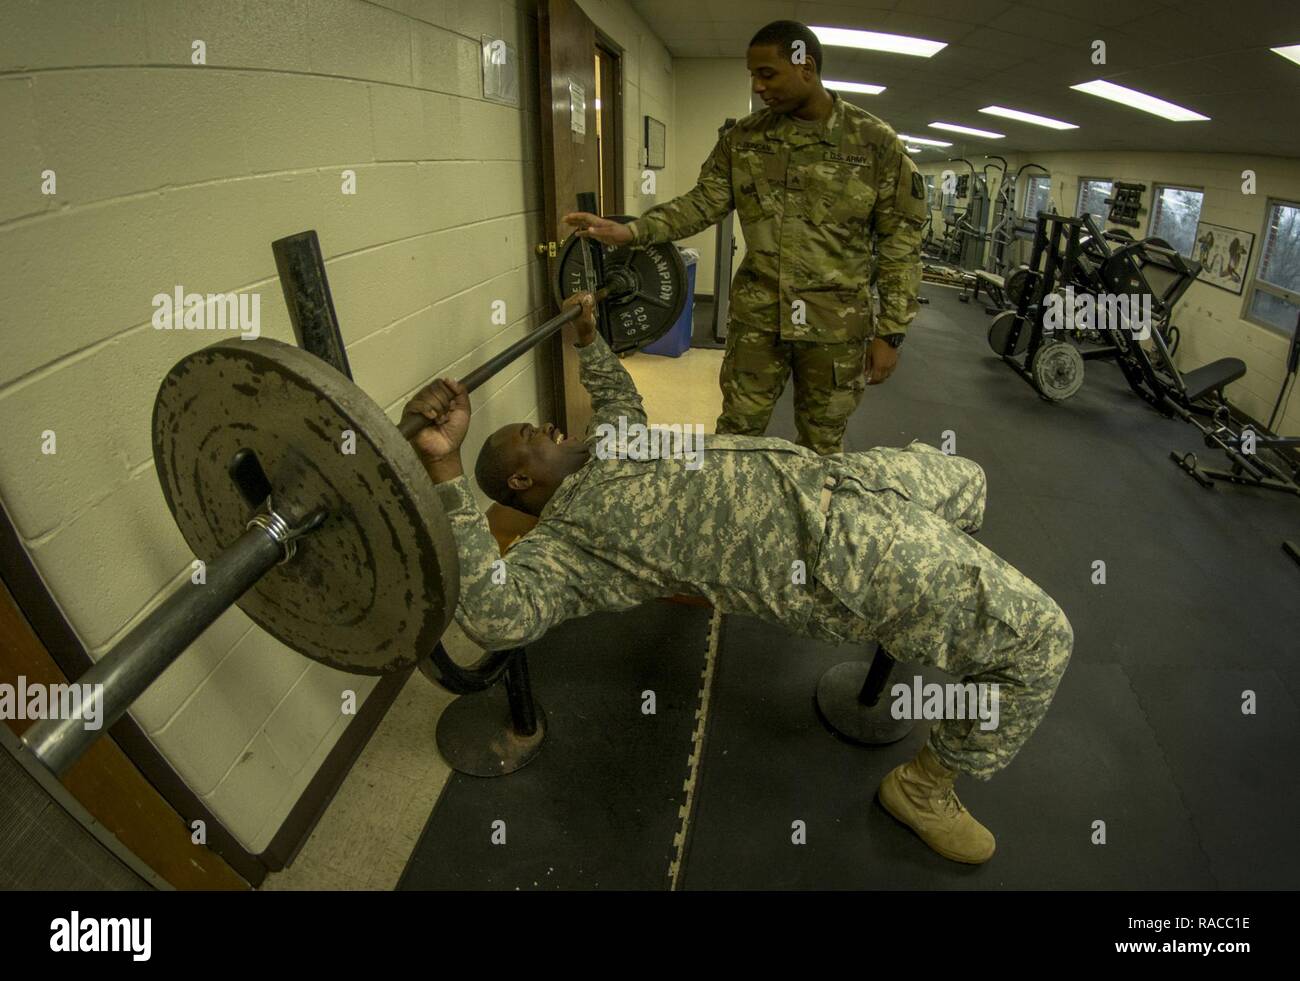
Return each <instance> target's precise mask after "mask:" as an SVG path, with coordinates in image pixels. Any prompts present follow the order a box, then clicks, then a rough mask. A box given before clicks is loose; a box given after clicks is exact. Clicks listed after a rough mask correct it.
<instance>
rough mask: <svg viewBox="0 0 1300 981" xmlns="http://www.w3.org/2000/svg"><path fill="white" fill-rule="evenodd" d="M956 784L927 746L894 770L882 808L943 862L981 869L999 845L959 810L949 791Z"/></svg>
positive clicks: (886, 781)
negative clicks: (958, 863)
mask: <svg viewBox="0 0 1300 981" xmlns="http://www.w3.org/2000/svg"><path fill="white" fill-rule="evenodd" d="M956 778H957V774H956V772H954V771H953V770H950V769H948V768H947V767H946V766H944V765H943V763H941V762H940V761H939V758H938V757H937V756H935V755H934V751H933V750H931V749H930V746H929V744H926V745H925V746H924V747H922V749H921V752H920V753H918V754H917V756H916V759H914V760H909V761H908V762H907V763H904V764H903V765H902V766H898V767H895V768H894V769H893V770H891V771H890V772H889V773H888V774H887V775H886V776H885V779H884V780H882V781H881V782H880V791H879V797H880V803H881V805H882V806H883V807H884V808H885V810H886V811H888V812H889V813H890V814H891V815H893V816H894V817H895V818H896V819H898V820H899V821H902V822H903V823H904V824H905V825H907V826H908V827H909V828H911V829H912V830H913V831H915V832H916V833H917V834H918V835H920V836H921V840H922V841H924V842H925V843H926V844H927V845H929V846H930V847H931V848H933V849H934V850H935V851H936V852H938V853H939V854H940V855H942V856H943V857H944V858H950V859H952V860H953V861H954V862H968V863H970V864H971V865H979V864H980V863H981V862H987V861H988V860H989V859H990V858H992V857H993V850H994V848H995V847H996V844H997V843H996V842H995V841H994V840H993V834H992V832H990V831H989V829H988V828H986V827H984V825H982V824H980V823H979V822H978V821H976V820H975V818H974V817H972V816H971V813H970V811H968V810H966V808H964V807H962V805H961V801H959V800H958V799H957V794H956V793H955V792H954V791H953V786H952V785H953V781H954V780H956Z"/></svg>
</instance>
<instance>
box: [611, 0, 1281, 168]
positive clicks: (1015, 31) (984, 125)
mask: <svg viewBox="0 0 1300 981" xmlns="http://www.w3.org/2000/svg"><path fill="white" fill-rule="evenodd" d="M630 2H631V4H632V6H633V7H634V8H635V9H636V11H637V12H638V13H639V14H640V15H641V16H642V17H643V18H644V19H645V21H646V22H647V23H648V24H649V25H650V27H651V28H652V29H653V30H654V31H655V33H656V34H658V35H659V37H660V38H661V39H662V40H663V42H664V44H665V45H666V46H667V47H668V50H669V51H670V52H672V54H673V55H674V56H676V57H682V58H712V57H726V58H743V57H744V55H745V46H746V44H747V43H748V42H749V39H750V38H751V37H752V36H753V34H754V32H755V31H757V30H758V28H760V27H762V26H763V25H764V24H766V23H768V22H769V21H773V20H784V19H789V20H797V21H801V22H803V23H805V24H817V25H825V26H830V27H851V28H860V29H863V30H872V31H883V32H885V33H890V34H907V35H911V36H914V37H923V38H928V39H930V40H935V41H945V42H947V44H948V47H946V48H944V49H943V50H942V51H940V52H939V53H938V54H937V55H935V56H934V57H933V58H917V57H913V56H909V55H897V54H885V53H882V52H872V51H855V50H852V49H849V48H839V47H834V48H827V50H826V76H825V77H828V78H836V79H845V80H849V81H858V82H872V83H876V84H879V85H884V86H886V90H885V91H884V92H883V93H882V94H880V95H876V96H871V95H858V94H856V93H855V94H852V95H850V96H848V98H849V99H850V100H851V101H853V102H855V103H856V104H857V105H860V106H862V107H863V108H865V109H867V111H869V112H871V113H874V114H875V115H877V116H879V117H881V118H882V119H884V120H885V121H886V122H888V123H889V124H890V125H892V126H893V127H894V128H895V129H896V130H897V131H898V132H900V133H911V134H914V135H917V136H931V137H934V138H936V139H946V140H952V141H953V144H954V145H953V147H952V149H951V150H936V151H930V152H929V153H927V154H926V155H923V156H922V157H920V158H919V159H922V160H925V159H928V158H930V157H938V156H947V155H955V154H956V153H957V152H962V153H979V152H993V153H998V152H1005V151H1008V150H1013V151H1026V152H1032V151H1035V150H1072V149H1083V148H1087V149H1131V150H1183V151H1201V152H1216V153H1257V154H1270V155H1276V156H1286V157H1300V65H1296V64H1294V63H1293V62H1290V61H1288V60H1286V59H1285V58H1282V57H1280V56H1278V55H1276V54H1274V53H1273V52H1271V51H1269V50H1268V49H1269V48H1270V47H1279V46H1281V45H1286V44H1297V43H1300V0H1272V2H1270V0H1019V2H1013V0H862V2H860V3H819V2H781V0H630ZM1093 40H1103V41H1105V42H1106V48H1107V64H1105V65H1093V64H1092V62H1091V60H1090V56H1091V49H1092V42H1093ZM1095 78H1102V79H1106V80H1108V81H1112V82H1115V83H1116V84H1118V85H1124V86H1126V87H1128V88H1133V89H1137V90H1139V91H1141V92H1146V93H1149V94H1151V95H1154V96H1158V97H1159V98H1162V99H1166V100H1168V101H1170V102H1175V103H1177V104H1178V105H1181V106H1186V107H1187V108H1189V109H1193V110H1195V111H1197V112H1199V113H1201V114H1202V115H1204V116H1209V117H1210V121H1209V122H1188V123H1174V122H1169V121H1167V120H1164V119H1161V118H1159V117H1158V116H1152V115H1150V114H1149V113H1145V112H1141V111H1139V110H1136V109H1130V108H1127V107H1125V106H1121V105H1119V104H1117V103H1113V102H1108V101H1106V100H1104V99H1099V98H1097V97H1096V96H1091V95H1086V94H1084V93H1082V92H1075V91H1072V90H1071V89H1070V86H1071V85H1073V84H1076V83H1079V82H1087V81H1091V80H1092V79H1095ZM986 105H1002V106H1007V107H1009V108H1012V109H1021V110H1024V111H1026V112H1034V113H1038V114H1039V115H1044V116H1051V117H1054V118H1056V119H1062V120H1065V121H1067V122H1072V123H1076V124H1077V125H1078V126H1079V127H1080V128H1079V129H1077V130H1066V131H1056V130H1048V129H1043V128H1042V127H1039V126H1031V125H1028V124H1025V123H1018V122H1014V121H1012V120H1009V119H1002V118H999V117H996V116H989V115H986V114H984V113H981V112H978V111H977V110H978V109H979V108H980V107H981V106H986ZM936 120H939V121H944V122H952V123H959V124H962V125H966V126H972V127H975V128H978V129H990V130H993V131H995V132H998V133H1005V134H1006V139H1003V140H976V139H973V138H971V137H965V136H960V135H958V134H952V133H949V134H945V133H944V132H942V131H939V130H930V129H928V128H927V124H928V123H930V122H933V121H936ZM998 147H1000V148H1001V150H999V149H996V148H998Z"/></svg>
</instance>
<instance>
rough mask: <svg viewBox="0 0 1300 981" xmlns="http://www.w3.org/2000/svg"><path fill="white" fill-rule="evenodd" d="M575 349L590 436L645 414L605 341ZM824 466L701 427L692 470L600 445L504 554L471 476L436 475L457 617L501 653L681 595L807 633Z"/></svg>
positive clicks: (802, 452) (770, 442)
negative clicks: (456, 565) (594, 618)
mask: <svg viewBox="0 0 1300 981" xmlns="http://www.w3.org/2000/svg"><path fill="white" fill-rule="evenodd" d="M579 359H580V363H581V380H582V384H583V385H584V386H585V387H586V389H587V390H588V392H590V393H591V398H592V407H593V416H592V421H591V425H590V427H589V429H588V435H587V442H588V444H589V446H593V447H594V443H595V438H596V437H595V435H594V434H595V433H596V432H597V430H598V428H599V427H600V426H601V424H603V423H608V424H610V425H612V426H614V427H617V426H618V420H619V417H620V416H623V417H625V418H626V421H627V424H629V425H630V424H631V423H634V422H635V423H641V424H644V423H645V421H646V416H645V412H644V410H643V409H642V407H641V397H640V395H638V394H637V391H636V388H635V386H634V385H633V383H632V379H631V378H630V377H629V376H628V374H627V371H626V370H625V369H624V368H623V366H622V365H621V364H620V363H619V361H618V358H617V357H615V356H614V354H613V353H612V352H611V351H610V349H609V347H608V346H607V345H606V343H605V342H604V341H603V340H602V339H600V338H597V339H596V340H595V341H594V342H592V343H591V344H589V345H587V346H586V347H584V348H579ZM830 467H831V464H830V463H829V462H828V458H826V457H820V456H818V455H817V454H815V453H813V452H812V451H811V450H808V449H804V448H803V447H800V446H796V445H794V444H793V443H788V442H786V441H785V440H782V439H775V438H767V437H753V436H713V435H710V436H707V437H706V448H705V451H704V456H703V465H702V466H699V467H698V468H697V469H690V468H688V467H687V466H686V465H684V464H683V462H682V461H681V460H676V459H658V460H628V459H616V458H615V459H600V458H599V457H598V456H597V455H596V454H595V452H594V448H593V453H592V456H591V458H590V460H589V461H588V462H587V463H586V464H584V465H583V467H582V468H581V469H580V470H578V471H577V472H576V473H574V474H571V475H570V476H569V477H567V478H565V480H564V481H563V482H562V483H561V484H560V486H559V487H558V488H557V489H556V491H555V493H554V494H553V495H552V497H551V499H550V501H548V502H547V504H546V507H545V508H544V509H543V510H542V514H541V519H540V521H539V522H538V524H537V526H536V527H535V528H534V529H533V530H532V531H530V532H529V533H528V534H527V535H525V536H523V537H522V538H520V539H519V540H518V541H516V542H515V544H514V545H513V546H512V547H511V548H510V550H509V551H508V552H507V553H506V555H505V558H504V559H502V558H501V557H500V552H499V550H498V548H497V543H496V540H495V539H494V538H493V537H492V533H491V531H490V530H489V528H488V523H487V519H486V517H485V516H484V515H483V513H482V512H481V511H480V510H479V508H478V504H477V502H476V501H475V499H474V495H473V492H472V491H471V489H470V485H469V478H468V477H467V476H461V477H457V478H456V479H455V480H452V481H448V482H445V483H441V484H438V485H437V492H438V495H439V497H440V498H441V501H442V504H443V507H444V509H445V511H446V513H447V516H448V518H449V520H450V522H451V526H452V531H453V533H454V534H455V536H456V544H457V551H458V555H459V559H460V603H459V605H458V606H457V609H456V620H457V622H458V623H459V624H460V626H461V628H462V629H463V630H464V631H465V633H466V634H467V635H468V636H469V637H470V638H471V639H472V640H473V641H475V643H477V644H479V645H480V646H482V647H484V648H485V649H488V650H503V649H506V648H510V647H516V646H520V645H524V644H527V643H529V642H531V641H534V640H536V639H538V638H540V637H541V636H542V635H543V634H545V633H546V631H547V630H549V629H550V628H551V627H553V626H555V625H556V624H558V623H561V622H563V621H564V620H567V619H570V618H572V617H580V616H585V615H587V614H589V613H592V612H595V611H598V610H623V609H627V608H629V607H632V606H635V605H637V604H639V603H642V602H644V601H646V600H649V599H654V598H656V597H662V596H671V595H674V594H680V593H687V594H696V595H700V596H704V597H707V598H708V599H710V600H711V601H712V602H713V603H714V605H715V606H717V607H718V608H720V609H722V610H726V611H736V612H742V613H751V614H753V615H755V616H758V617H761V618H763V619H766V620H770V621H775V622H778V623H782V624H785V625H787V626H789V627H791V628H792V629H795V630H804V629H806V628H808V625H809V621H810V618H812V617H813V613H814V610H815V607H816V602H817V600H816V590H815V589H814V586H813V577H812V572H813V568H814V565H815V563H816V560H817V559H818V556H819V552H820V549H821V544H822V538H823V533H824V529H825V526H826V515H825V514H824V513H823V507H824V506H825V504H826V501H825V499H824V497H823V490H824V488H825V486H826V477H827V474H828V473H829V472H830ZM796 563H800V564H801V566H796ZM800 568H802V570H803V571H804V572H805V573H806V574H805V575H801V574H800V573H799V570H800ZM817 635H818V634H817V633H814V636H817Z"/></svg>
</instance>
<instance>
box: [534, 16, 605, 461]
mask: <svg viewBox="0 0 1300 981" xmlns="http://www.w3.org/2000/svg"><path fill="white" fill-rule="evenodd" d="M537 35H538V47H539V52H538V59H537V63H538V66H539V72H540V76H541V78H540V81H541V99H540V100H539V104H540V106H541V116H542V120H541V122H542V125H541V137H542V168H543V186H544V189H545V201H546V204H545V207H546V222H545V224H544V226H543V227H544V231H545V234H546V236H547V238H548V240H550V241H552V242H557V243H558V242H562V241H563V240H564V239H565V237H567V236H568V234H569V233H570V232H571V231H572V230H573V229H571V228H570V227H569V226H567V225H565V224H563V223H562V222H561V220H560V219H561V218H562V217H563V216H564V215H565V214H567V213H568V212H570V211H576V210H577V205H578V195H579V194H580V193H583V192H588V191H590V192H593V193H596V192H598V190H599V188H600V161H599V154H598V147H597V143H596V26H595V25H594V24H593V23H592V22H591V21H590V20H589V19H588V18H587V15H586V14H584V13H583V12H582V10H581V9H580V8H579V7H578V5H577V3H575V2H574V0H541V2H540V3H538V5H537ZM548 261H550V262H551V268H550V269H549V271H548V272H549V276H548V280H549V279H550V278H552V277H553V276H554V274H555V268H554V260H548ZM556 312H558V310H557V311H556ZM572 340H573V327H572V326H571V325H570V326H566V327H565V328H564V344H563V353H562V354H561V355H560V357H559V358H557V359H556V361H555V363H556V365H557V370H556V372H555V377H554V385H555V405H556V415H557V417H558V418H557V419H556V425H558V426H559V427H560V428H561V429H563V430H564V432H565V433H566V434H568V435H571V436H572V435H578V436H580V435H582V433H583V432H584V431H585V430H586V428H587V423H588V422H589V421H590V420H591V399H590V397H589V396H588V395H587V393H586V391H585V390H584V389H583V387H582V385H581V384H579V382H578V356H577V353H576V352H575V351H574V349H573V344H572Z"/></svg>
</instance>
